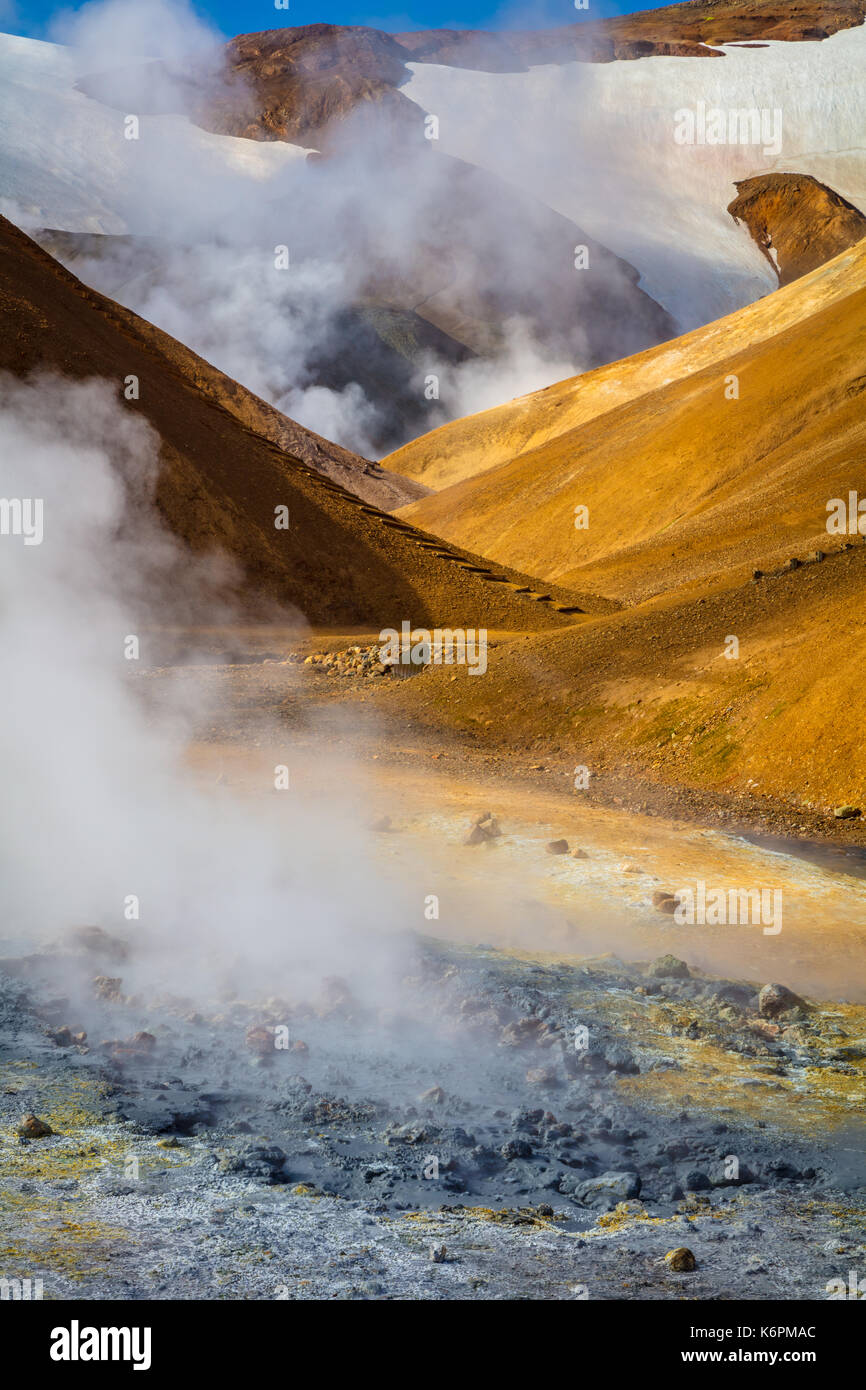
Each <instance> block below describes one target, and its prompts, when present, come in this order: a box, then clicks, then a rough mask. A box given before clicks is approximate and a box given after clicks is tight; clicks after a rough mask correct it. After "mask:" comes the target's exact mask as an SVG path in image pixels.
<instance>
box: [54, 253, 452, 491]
mask: <svg viewBox="0 0 866 1390" xmlns="http://www.w3.org/2000/svg"><path fill="white" fill-rule="evenodd" d="M33 240H34V241H36V242H38V244H39V245H40V246H42V247H43V248H44V249H45V250H46V251H48V252H49V253H50V254H51V255H52V256H55V257H56V258H57V259H59V260H60V261H62V263H63V264H64V265H65V266H66V268H67V269H68V270H72V271H73V273H75V272H76V271H78V272H79V273H80V274H82V275H87V273H88V270H90V271H91V272H92V268H93V266H94V265H96V266H98V267H100V269H101V270H102V272H103V273H102V279H101V281H100V283H101V284H102V288H103V289H104V290H105V291H107V292H108V293H109V294H114V293H116V292H117V291H118V290H119V289H120V288H121V287H122V284H123V282H124V281H125V280H127V279H128V278H129V274H130V267H131V266H132V265H134V266H135V267H136V270H137V272H138V274H139V275H141V276H142V277H144V276H146V275H147V273H148V270H151V271H152V272H153V273H154V274H156V272H157V271H158V268H159V266H160V255H161V254H164V252H165V251H166V250H167V249H168V248H165V247H161V245H160V243H158V242H155V241H153V240H152V239H151V238H148V237H135V236H103V235H97V234H93V233H88V232H61V231H55V230H53V229H51V228H42V229H40V230H37V231H34V232H33ZM106 281H107V283H106ZM116 307H118V309H119V308H120V306H116ZM137 322H138V324H139V328H140V331H141V333H142V335H143V336H144V337H146V338H147V337H148V336H149V335H150V336H151V337H152V338H153V341H154V342H155V343H157V344H158V345H159V346H161V348H162V350H163V351H164V352H165V353H166V354H167V355H168V356H169V357H170V358H171V360H172V361H173V362H174V363H175V364H176V365H177V366H178V367H179V368H180V369H181V370H182V371H183V372H184V373H185V374H186V376H187V377H188V379H189V380H190V381H192V382H194V383H195V385H196V386H197V387H198V388H199V390H200V391H202V392H203V393H204V394H205V395H206V396H210V397H211V398H212V399H213V400H215V401H216V402H217V403H218V404H219V405H222V406H224V407H225V409H226V410H229V411H231V413H232V414H233V415H236V416H237V418H238V419H239V420H240V421H241V422H242V423H243V424H245V425H248V426H249V428H250V429H252V430H254V431H255V433H256V434H260V435H262V436H263V437H264V438H265V439H269V440H270V441H271V443H272V444H278V445H279V447H280V448H281V449H285V450H287V451H288V452H290V453H292V454H294V455H295V457H296V458H299V459H301V460H303V462H304V463H307V464H309V465H310V467H311V468H315V469H316V471H317V472H318V473H322V474H324V476H325V477H326V478H330V479H331V480H332V481H333V482H337V483H340V485H341V486H342V487H345V488H348V489H349V491H350V492H354V493H355V495H356V496H357V497H360V498H361V499H362V500H363V501H364V502H369V503H370V504H371V505H372V506H375V507H382V508H383V510H385V511H392V510H393V509H394V508H395V507H400V506H404V505H405V504H406V503H407V502H410V501H414V500H415V499H417V498H419V497H423V496H424V495H425V493H426V492H427V491H428V489H427V488H425V487H424V486H423V485H419V484H418V483H416V482H413V481H412V480H411V479H409V478H401V477H400V476H399V475H398V474H396V473H391V472H388V471H387V470H385V469H383V468H382V467H381V466H380V465H379V464H377V463H373V462H371V461H370V460H369V459H366V458H363V457H362V456H361V455H360V454H354V453H352V451H351V450H350V449H344V448H342V447H341V446H340V445H339V444H334V443H333V442H332V441H331V440H329V439H324V438H323V437H322V435H320V434H316V433H315V432H314V431H313V430H309V429H307V428H306V427H305V426H303V425H299V424H298V423H297V422H296V421H295V420H291V419H289V417H288V416H287V415H283V414H282V412H281V411H279V410H277V409H275V407H274V406H272V405H269V404H268V402H267V401H263V400H262V399H261V397H259V396H256V395H254V394H253V392H252V391H248V390H247V388H246V387H245V386H241V385H240V384H239V383H238V382H236V381H233V380H232V378H231V377H228V376H226V375H225V374H224V373H223V372H220V371H218V370H217V368H215V367H212V366H211V364H210V363H209V362H207V361H205V359H204V358H202V357H199V356H198V355H197V354H196V353H194V352H192V351H191V350H190V349H189V348H187V347H185V346H184V344H183V343H180V342H178V341H177V339H176V338H170V337H168V335H167V334H165V333H161V332H160V330H159V329H157V328H154V327H153V325H152V324H150V323H148V322H147V320H145V319H142V318H137Z"/></svg>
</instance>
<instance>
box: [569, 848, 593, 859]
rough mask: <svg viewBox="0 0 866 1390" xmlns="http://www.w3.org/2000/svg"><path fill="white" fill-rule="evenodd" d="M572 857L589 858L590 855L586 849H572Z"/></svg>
mask: <svg viewBox="0 0 866 1390" xmlns="http://www.w3.org/2000/svg"><path fill="white" fill-rule="evenodd" d="M571 857H572V859H588V858H589V855H588V854H587V852H586V850H585V849H573V850H572V851H571Z"/></svg>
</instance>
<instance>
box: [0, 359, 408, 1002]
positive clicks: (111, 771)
mask: <svg viewBox="0 0 866 1390" xmlns="http://www.w3.org/2000/svg"><path fill="white" fill-rule="evenodd" d="M0 451H2V457H3V460H4V463H3V470H2V489H0V490H2V493H3V495H4V497H6V498H15V497H31V498H39V499H41V500H42V502H43V506H44V537H43V540H42V543H41V545H31V546H27V545H25V544H24V542H23V539H22V537H20V536H16V535H14V534H12V533H9V534H4V535H0V647H2V650H3V654H4V663H3V666H4V677H3V681H2V683H0V765H2V767H3V775H4V796H3V800H2V809H0V884H2V919H3V922H4V934H5V935H7V937H8V936H13V935H14V936H15V937H18V938H23V940H24V941H26V942H31V941H38V940H40V939H42V940H44V939H45V938H46V937H56V936H57V935H58V934H59V933H60V932H61V931H62V930H63V929H65V928H69V927H71V926H74V925H76V924H79V925H80V924H83V923H93V924H97V925H100V926H101V927H102V928H103V929H104V930H106V931H108V932H110V933H114V934H117V935H120V936H121V937H126V938H128V939H129V940H130V941H131V942H132V943H133V945H134V947H135V951H136V957H137V960H138V962H139V964H138V967H137V968H138V969H139V970H143V971H144V974H145V976H146V975H147V973H148V970H149V971H150V979H149V980H148V981H147V982H148V983H150V984H153V983H155V982H156V981H158V980H159V979H160V978H162V974H163V972H170V977H171V979H172V981H173V982H174V985H175V987H181V985H182V987H183V989H184V990H185V992H187V993H189V994H190V995H193V996H195V995H198V994H199V993H200V991H204V990H210V989H214V988H217V987H219V986H220V985H222V984H224V983H225V982H226V980H230V981H231V983H232V985H233V986H234V987H235V988H237V989H239V990H242V989H243V988H244V987H245V986H250V987H252V986H254V985H258V986H261V985H262V984H263V983H265V982H267V983H269V984H270V985H271V987H272V988H273V989H274V990H276V989H278V988H283V989H287V990H289V991H291V992H292V993H295V992H296V991H303V990H313V989H315V986H316V984H317V983H318V982H320V981H321V979H322V977H323V974H327V973H328V972H329V971H330V970H333V969H334V968H335V964H336V963H339V965H340V968H341V970H345V971H346V972H347V973H350V974H351V975H352V978H353V982H354V985H355V986H356V987H357V988H358V990H359V993H360V994H361V997H363V994H364V992H365V991H366V992H367V993H368V994H375V993H380V992H381V991H382V990H383V989H384V988H385V985H384V979H385V977H386V976H387V978H388V980H390V976H389V975H388V971H389V969H390V966H389V962H391V961H393V959H394V948H393V945H388V944H387V935H388V930H389V928H393V927H397V926H402V925H403V923H404V920H405V917H404V913H403V912H402V910H401V908H400V903H399V901H398V898H397V897H394V896H393V895H389V891H388V890H387V889H386V887H385V885H383V882H382V880H381V878H380V877H379V875H378V874H377V872H376V869H375V866H374V863H373V859H372V856H371V854H370V846H369V843H368V838H367V832H366V830H365V828H364V823H363V820H362V819H361V818H359V815H358V812H357V806H356V805H354V804H353V799H352V798H353V793H352V792H351V790H349V789H347V790H346V792H345V795H344V797H343V798H342V800H341V799H340V796H339V795H335V796H330V797H329V798H328V800H327V805H326V806H325V805H324V804H322V805H320V806H318V807H317V806H316V805H311V804H310V802H309V799H308V798H306V797H305V796H304V795H303V793H302V792H300V791H298V790H292V789H291V788H290V789H289V790H288V791H286V792H283V793H278V792H277V791H275V790H273V780H271V781H270V782H268V783H267V784H265V785H263V788H262V795H261V796H260V797H258V798H249V799H246V800H241V799H239V798H237V797H236V796H235V795H234V794H233V793H232V791H231V790H230V789H228V788H225V787H214V786H213V785H209V786H207V787H203V786H202V785H201V782H200V781H198V780H197V779H196V778H195V777H194V776H193V775H192V773H191V772H190V771H189V770H188V768H187V766H186V764H185V762H184V755H185V753H186V752H187V749H188V746H189V744H190V740H191V739H192V738H193V737H194V735H195V729H196V728H200V727H201V725H202V722H203V721H204V722H206V721H207V715H208V710H207V709H206V708H203V707H202V694H201V689H202V687H201V686H200V684H199V683H197V682H196V683H194V690H195V696H194V700H193V699H192V698H191V696H190V695H189V694H186V693H185V690H186V689H188V688H189V683H186V685H185V684H184V683H183V682H181V681H175V683H174V684H172V682H171V681H170V680H169V678H168V677H167V676H166V675H161V676H160V677H159V691H158V698H157V696H156V695H154V694H153V693H152V692H151V691H150V682H149V681H148V679H147V676H146V674H144V668H146V667H147V664H148V661H147V658H148V651H149V643H150V641H151V632H152V626H153V623H154V620H155V615H154V613H153V611H152V610H153V606H154V595H155V594H159V596H160V603H159V611H158V618H159V621H160V622H163V623H164V622H166V621H169V622H171V621H172V619H173V618H174V617H179V619H180V620H181V621H186V620H187V619H188V618H189V616H190V613H191V612H194V611H195V605H196V603H198V610H199V611H198V616H199V618H201V615H202V614H206V615H207V617H208V618H209V619H210V620H211V621H213V620H215V619H218V618H219V617H223V618H225V616H226V614H225V610H224V609H223V610H220V608H219V607H215V606H214V597H213V578H214V573H213V565H212V564H211V563H208V562H202V563H199V562H196V561H194V560H193V559H192V558H191V557H190V556H189V554H188V553H187V552H186V551H185V550H184V549H183V548H182V547H181V546H180V545H179V543H177V542H176V541H175V540H174V539H173V538H172V537H171V536H169V535H168V534H167V533H166V532H165V531H164V530H163V528H162V526H161V524H160V521H159V518H158V517H157V515H156V513H155V512H154V511H153V509H152V507H150V505H149V501H148V499H149V496H150V494H151V492H152V487H153V482H154V479H155V473H156V466H157V440H156V437H155V435H154V434H153V431H152V430H151V429H150V428H149V427H148V426H147V425H146V424H144V423H143V422H142V421H141V419H140V417H138V416H133V415H131V414H130V413H129V412H127V411H125V410H124V408H123V406H122V405H121V404H120V403H119V402H118V401H117V399H116V396H115V394H114V392H113V391H112V389H111V388H110V387H109V386H108V384H107V383H104V382H99V381H91V382H87V383H84V384H80V383H79V384H72V383H68V382H64V381H62V380H60V379H58V378H51V377H41V378H39V379H37V380H33V381H30V382H28V383H20V382H16V381H14V380H13V379H11V378H8V377H7V378H2V379H0ZM181 579H182V580H183V584H184V587H185V590H186V599H185V602H184V604H183V605H182V606H180V607H179V609H178V610H177V613H176V614H175V613H173V612H172V610H171V609H170V608H167V607H166V595H167V593H168V592H169V591H170V590H171V589H174V588H175V587H176V586H177V585H178V584H179V582H180V580H181ZM133 635H138V636H139V638H140V642H141V659H140V661H135V660H127V659H125V655H124V652H125V649H126V647H127V641H128V638H129V637H130V636H133ZM282 669H283V670H284V671H285V672H286V673H288V672H290V671H291V667H285V668H282ZM286 679H287V680H288V674H287V676H286ZM277 737H279V739H281V740H282V742H281V746H282V747H283V748H284V749H285V754H284V762H285V763H286V764H287V765H291V762H292V748H291V739H290V738H289V737H288V736H287V735H286V734H285V732H284V731H280V733H279V735H276V734H275V739H277ZM337 863H338V865H339V872H335V865H336V864H337ZM130 895H135V897H136V898H137V899H138V901H139V904H140V909H139V910H140V916H139V918H138V919H137V920H136V919H134V918H133V919H132V920H127V919H126V917H125V904H126V903H127V900H128V898H129V896H130ZM142 963H143V964H142Z"/></svg>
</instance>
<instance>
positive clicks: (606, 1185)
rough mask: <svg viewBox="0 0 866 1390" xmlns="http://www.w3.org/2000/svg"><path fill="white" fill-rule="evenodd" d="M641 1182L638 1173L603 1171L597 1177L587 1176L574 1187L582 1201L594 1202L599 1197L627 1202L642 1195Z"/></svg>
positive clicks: (579, 1199)
mask: <svg viewBox="0 0 866 1390" xmlns="http://www.w3.org/2000/svg"><path fill="white" fill-rule="evenodd" d="M640 1188H641V1182H640V1177H639V1176H638V1174H637V1173H613V1172H611V1173H601V1174H600V1176H599V1177H597V1178H587V1180H586V1181H585V1182H581V1183H578V1185H577V1187H575V1189H574V1193H575V1196H576V1197H577V1199H578V1201H580V1202H594V1201H597V1200H598V1199H599V1198H608V1199H610V1200H613V1199H616V1201H617V1202H627V1201H628V1200H629V1199H630V1198H632V1197H638V1196H639V1195H640Z"/></svg>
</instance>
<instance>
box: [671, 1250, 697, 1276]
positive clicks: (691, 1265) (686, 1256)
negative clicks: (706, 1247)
mask: <svg viewBox="0 0 866 1390" xmlns="http://www.w3.org/2000/svg"><path fill="white" fill-rule="evenodd" d="M697 1263H698V1262H697V1260H696V1259H695V1257H694V1255H693V1254H692V1252H691V1250H689V1248H688V1246H687V1245H678V1246H677V1248H676V1250H669V1251H668V1253H667V1254H666V1255H665V1264H666V1265H669V1266H670V1268H671V1269H673V1270H675V1271H676V1273H677V1274H690V1273H691V1271H692V1270H693V1269H696V1268H697Z"/></svg>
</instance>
